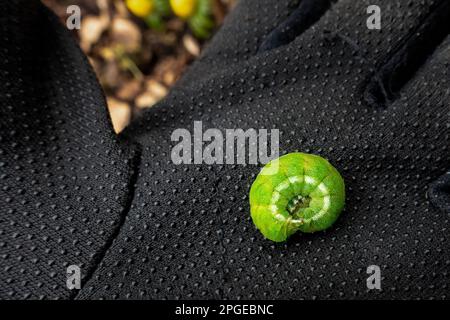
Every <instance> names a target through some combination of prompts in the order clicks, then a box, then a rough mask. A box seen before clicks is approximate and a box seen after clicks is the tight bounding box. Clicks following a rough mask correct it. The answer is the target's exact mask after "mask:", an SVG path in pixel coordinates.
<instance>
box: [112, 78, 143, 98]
mask: <svg viewBox="0 0 450 320" xmlns="http://www.w3.org/2000/svg"><path fill="white" fill-rule="evenodd" d="M139 91H141V81H140V80H137V79H135V80H130V81H127V82H125V84H124V85H123V86H121V87H120V88H119V89H118V90H117V93H116V94H117V97H118V98H119V99H121V100H127V101H131V100H133V99H134V97H136V96H137V95H138V93H139Z"/></svg>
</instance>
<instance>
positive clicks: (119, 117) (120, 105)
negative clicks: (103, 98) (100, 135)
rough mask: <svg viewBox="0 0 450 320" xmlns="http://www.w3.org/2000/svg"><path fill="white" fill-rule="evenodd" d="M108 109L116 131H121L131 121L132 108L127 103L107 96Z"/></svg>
mask: <svg viewBox="0 0 450 320" xmlns="http://www.w3.org/2000/svg"><path fill="white" fill-rule="evenodd" d="M107 102H108V110H109V114H110V116H111V121H112V124H113V127H114V131H115V132H116V133H119V132H121V131H122V130H123V129H124V128H125V127H126V126H127V125H128V123H130V119H131V108H130V106H129V105H128V104H127V103H124V102H122V101H119V100H117V99H114V98H112V97H107Z"/></svg>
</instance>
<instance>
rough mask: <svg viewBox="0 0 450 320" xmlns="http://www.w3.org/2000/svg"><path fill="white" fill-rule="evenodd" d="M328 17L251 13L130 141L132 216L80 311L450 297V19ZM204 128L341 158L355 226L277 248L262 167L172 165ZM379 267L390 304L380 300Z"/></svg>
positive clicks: (437, 6)
mask: <svg viewBox="0 0 450 320" xmlns="http://www.w3.org/2000/svg"><path fill="white" fill-rule="evenodd" d="M302 3H303V4H302ZM318 4H320V6H321V7H320V8H319V7H316V6H315V5H314V3H312V2H311V1H307V0H303V1H301V2H300V4H299V5H298V7H296V6H295V5H293V2H291V1H269V0H267V1H260V0H254V1H242V2H240V3H239V4H238V7H237V8H236V9H235V11H234V12H233V13H232V14H231V16H230V17H229V18H228V19H227V22H226V23H225V25H224V27H223V28H222V29H221V30H220V31H219V33H218V35H217V36H216V37H215V39H214V40H213V41H212V43H211V45H210V47H209V48H208V49H207V50H206V52H205V53H204V55H203V57H202V58H201V59H200V61H198V62H197V63H196V64H194V66H193V67H192V68H191V70H190V71H189V72H188V74H187V75H186V76H185V77H184V79H183V80H182V81H181V82H180V83H179V84H178V85H177V87H176V88H175V89H174V90H173V91H172V92H171V94H170V96H169V97H168V98H167V99H166V100H164V101H163V102H161V103H160V104H159V105H158V106H156V107H154V108H152V109H149V110H148V111H147V112H146V113H145V114H144V116H143V117H142V118H141V119H139V120H138V121H137V122H135V123H133V124H132V125H131V126H130V128H129V129H128V130H127V131H126V132H125V133H124V134H123V136H122V137H121V138H122V139H123V140H126V141H128V143H129V144H136V145H138V146H139V149H141V154H140V156H139V158H138V161H137V162H138V165H137V169H138V175H137V180H136V182H135V183H133V187H132V188H131V189H130V191H129V192H128V195H127V198H128V200H129V201H130V202H131V205H130V208H129V210H124V212H123V216H122V219H123V220H122V222H123V224H122V225H121V226H120V229H119V230H117V231H116V232H113V234H112V236H111V237H110V238H109V239H110V240H109V241H112V244H111V246H109V243H108V244H107V245H106V246H104V248H105V249H106V252H102V253H101V254H100V258H101V262H100V264H99V265H98V266H97V267H96V269H95V270H94V271H93V272H91V269H89V272H88V274H87V275H85V281H84V283H83V289H82V290H81V291H80V292H79V294H78V295H77V296H76V298H81V299H83V298H275V299H281V298H285V299H292V298H293V299H298V298H431V297H433V298H446V297H448V285H447V283H448V280H449V274H448V271H447V269H448V265H449V264H450V261H449V260H448V256H449V253H450V252H449V251H450V246H449V245H448V243H449V240H450V239H449V238H450V236H449V235H448V232H447V227H446V225H447V224H448V217H449V216H448V214H449V212H446V211H445V210H442V209H445V208H446V207H445V206H443V205H438V206H434V205H433V204H432V203H431V202H430V199H433V202H436V203H441V204H442V203H448V200H446V199H447V197H448V188H447V189H446V187H442V184H439V188H438V189H435V190H433V191H432V192H429V195H430V196H427V193H428V191H429V188H430V186H433V185H435V184H434V183H433V181H435V180H436V179H438V178H439V177H440V176H441V175H443V174H444V173H445V172H446V170H447V169H448V163H449V162H448V160H449V158H450V150H449V148H448V141H449V135H450V126H449V116H450V114H449V95H450V93H449V91H448V88H449V75H448V73H449V70H448V69H449V68H448V67H449V59H450V55H449V50H450V38H448V23H446V19H447V18H448V17H449V16H450V9H449V8H450V3H448V1H432V0H429V1H422V2H412V1H402V0H396V1H392V0H390V1H388V0H385V1H384V0H383V1H381V0H380V1H378V5H379V6H380V8H381V12H382V29H381V30H368V29H367V28H366V19H367V17H368V15H367V12H366V9H367V6H369V5H370V4H372V3H370V1H358V2H355V1H351V0H340V1H338V2H337V3H336V4H335V5H333V6H331V8H330V9H329V10H328V11H327V12H324V11H325V9H327V8H328V6H327V5H326V4H325V3H324V2H318ZM297 8H299V10H300V9H301V10H302V12H303V11H306V12H303V13H301V12H300V11H297V10H296V9H297ZM308 10H311V12H314V14H311V15H310V14H308ZM320 14H323V16H320ZM312 16H313V17H316V18H315V19H311V20H309V21H303V20H301V19H305V17H308V19H310V18H311V17H312ZM290 17H291V18H290ZM292 17H299V18H295V19H294V18H292ZM302 17H303V18H302ZM277 26H278V27H277ZM289 30H295V32H293V33H292V32H291V31H289ZM293 34H294V36H293ZM195 120H201V121H202V122H203V126H204V128H205V129H206V128H217V129H219V130H225V129H228V128H230V129H238V128H240V129H243V130H247V129H249V128H254V129H263V128H267V129H279V130H280V131H281V139H280V143H281V144H280V150H281V153H282V154H283V153H290V152H295V151H301V152H308V153H314V154H319V155H321V156H323V157H325V158H327V159H328V160H329V161H330V162H331V163H332V164H333V165H334V166H335V167H336V168H337V169H338V170H339V171H340V172H341V174H342V176H343V177H344V179H345V183H346V186H347V202H346V209H345V211H344V213H343V214H342V216H341V217H340V218H339V220H338V221H337V223H336V224H335V225H334V226H333V227H332V228H331V229H329V230H327V231H326V232H321V233H316V234H310V235H305V234H302V235H295V236H293V237H292V238H291V239H289V241H288V242H287V243H284V244H274V243H272V242H270V241H268V240H265V239H264V238H263V237H262V235H261V234H260V233H259V232H258V231H257V230H256V228H255V227H254V226H253V224H252V221H251V219H250V214H249V205H248V192H249V189H250V185H251V183H252V182H253V180H254V178H255V176H256V175H257V173H258V171H259V167H258V166H255V165H246V166H243V165H238V164H236V165H216V164H213V165H205V164H202V165H192V164H191V165H189V164H181V165H177V164H174V163H173V162H172V160H171V157H170V156H171V150H172V147H173V145H174V143H173V142H172V141H171V134H172V133H173V131H174V130H176V129H179V128H185V129H188V130H192V127H193V122H194V121H195ZM444 198H445V199H444ZM435 199H440V201H441V202H439V201H435ZM15 205H16V206H19V205H20V203H19V204H15ZM77 226H78V228H80V227H81V226H83V224H82V223H81V225H80V224H78V225H77ZM5 234H7V233H5V232H2V237H4V236H3V235H5ZM7 235H9V233H8V234H7ZM112 239H114V240H112ZM39 248H41V247H39ZM48 256H49V257H50V256H51V254H48ZM10 260H12V259H10ZM99 260H100V259H94V261H95V262H97V261H99ZM60 261H61V260H58V261H57V263H60ZM20 265H21V262H17V264H15V266H19V267H20ZM370 265H378V266H379V267H380V269H381V275H382V282H381V286H382V290H381V291H378V290H368V289H367V286H366V278H367V277H368V274H366V269H367V267H368V266H370ZM55 277H59V274H58V275H57V276H55ZM10 278H11V279H13V280H16V279H21V277H20V276H16V277H14V278H13V277H12V276H10ZM12 282H14V281H12ZM11 287H12V288H13V289H14V288H16V287H14V286H11Z"/></svg>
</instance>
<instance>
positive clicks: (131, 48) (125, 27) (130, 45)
mask: <svg viewBox="0 0 450 320" xmlns="http://www.w3.org/2000/svg"><path fill="white" fill-rule="evenodd" d="M111 37H112V40H113V41H114V42H115V43H116V44H120V45H121V46H122V47H123V48H124V50H125V51H126V52H128V53H133V52H136V51H138V50H139V49H140V48H141V41H142V36H141V31H140V30H139V28H138V27H137V25H136V24H135V23H134V22H132V21H131V20H128V19H124V18H117V17H115V18H114V19H113V21H112V29H111Z"/></svg>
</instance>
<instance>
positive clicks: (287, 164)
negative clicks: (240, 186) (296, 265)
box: [250, 153, 345, 242]
mask: <svg viewBox="0 0 450 320" xmlns="http://www.w3.org/2000/svg"><path fill="white" fill-rule="evenodd" d="M344 203H345V185H344V180H343V179H342V177H341V175H340V174H339V172H338V171H337V170H336V169H335V168H334V167H333V166H332V165H331V164H330V163H329V162H328V161H327V160H325V159H324V158H322V157H319V156H316V155H311V154H305V153H290V154H287V155H284V156H282V157H280V158H278V159H275V160H272V161H271V162H269V163H268V164H267V165H266V166H265V167H264V168H263V169H262V170H261V172H260V173H259V175H258V176H257V177H256V179H255V181H254V182H253V184H252V187H251V189H250V212H251V216H252V220H253V223H254V224H255V225H256V227H257V228H258V229H259V230H260V231H261V233H262V234H263V235H264V236H265V237H266V238H267V239H269V240H272V241H275V242H282V241H285V240H286V239H287V238H289V237H290V236H291V235H293V234H294V233H295V232H297V231H298V230H300V231H301V232H306V233H311V232H316V231H321V230H325V229H327V228H328V227H330V226H331V225H332V224H333V223H334V222H335V221H336V219H337V218H338V217H339V214H340V213H341V211H342V209H343V208H344Z"/></svg>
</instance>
